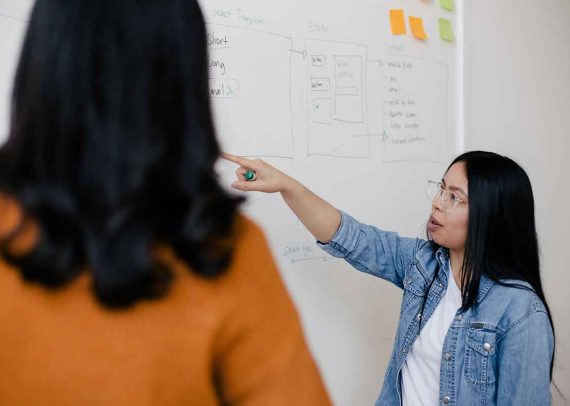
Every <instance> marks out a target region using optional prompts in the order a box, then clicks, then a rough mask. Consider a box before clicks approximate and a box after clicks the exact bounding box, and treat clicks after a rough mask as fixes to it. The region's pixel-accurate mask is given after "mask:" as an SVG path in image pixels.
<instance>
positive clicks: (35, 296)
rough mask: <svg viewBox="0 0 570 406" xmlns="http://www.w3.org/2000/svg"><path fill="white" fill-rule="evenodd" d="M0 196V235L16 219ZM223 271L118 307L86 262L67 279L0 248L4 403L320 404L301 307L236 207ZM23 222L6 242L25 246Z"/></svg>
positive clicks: (183, 269) (177, 269)
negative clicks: (58, 284) (97, 292)
mask: <svg viewBox="0 0 570 406" xmlns="http://www.w3.org/2000/svg"><path fill="white" fill-rule="evenodd" d="M21 218H22V214H21V210H20V208H19V205H18V204H17V203H16V202H14V201H13V200H10V199H7V198H5V197H4V198H2V197H0V238H2V236H6V235H7V234H8V233H10V232H11V231H12V230H14V229H15V228H16V227H18V225H20V223H21V221H22V220H21ZM240 222H241V223H242V227H241V228H242V231H241V235H240V237H239V239H238V242H237V246H236V249H235V254H234V259H233V262H232V264H231V266H230V268H229V269H228V271H227V273H225V274H224V275H223V276H222V277H220V278H218V279H215V280H205V279H202V278H200V277H198V276H196V275H195V274H193V273H191V272H190V271H189V270H188V268H187V266H186V265H185V264H184V263H183V262H181V261H180V260H179V259H177V258H176V256H175V255H174V253H173V252H172V250H169V249H167V248H164V249H162V250H161V253H160V255H162V256H163V257H164V259H165V260H166V261H167V262H168V263H169V264H170V266H171V268H172V270H173V272H174V275H175V281H174V283H173V286H172V288H171V291H170V293H169V294H168V295H167V296H166V297H165V298H163V299H160V300H156V301H150V302H140V303H138V304H137V305H136V306H134V307H133V308H131V309H129V310H126V311H109V310H106V309H104V308H103V307H102V306H101V305H99V304H98V303H97V302H96V300H95V298H94V296H93V294H92V292H91V286H90V277H89V274H88V273H87V272H86V273H84V274H83V275H81V276H80V277H78V279H76V280H75V281H74V282H72V283H71V284H70V285H68V286H66V287H64V288H63V289H60V290H56V291H50V290H47V289H45V288H43V287H41V286H37V285H34V284H30V283H26V282H24V281H23V280H22V278H21V277H20V274H19V272H17V270H16V269H13V268H12V267H11V266H9V265H8V264H7V263H6V261H4V260H3V259H0V405H6V406H12V405H58V406H63V405H70V406H71V405H136V406H144V405H161V406H162V405H200V406H207V405H217V404H235V405H263V406H278V405H295V406H302V405H328V404H330V400H329V398H328V396H327V394H326V392H325V389H324V386H323V383H322V380H321V377H320V375H319V372H318V370H317V368H316V366H315V363H314V361H313V359H312V357H311V355H310V353H309V350H308V348H307V346H306V343H305V340H304V337H303V332H302V330H301V325H300V321H299V317H298V314H297V312H296V311H295V308H294V306H293V304H292V302H291V300H290V298H289V296H288V294H287V291H286V289H285V287H284V284H283V281H282V280H281V278H280V276H279V273H278V271H277V269H276V267H275V264H274V262H273V259H272V258H271V254H270V252H269V249H268V247H267V243H266V241H265V239H264V237H263V235H262V233H261V232H260V230H259V229H258V228H257V227H256V226H255V225H254V224H253V223H252V222H251V221H249V220H246V219H245V218H241V219H240ZM35 239H36V229H35V227H34V225H33V224H32V223H31V222H29V221H28V222H27V223H26V222H25V223H24V225H23V227H21V228H20V231H19V235H18V237H17V238H16V239H15V240H13V243H12V244H11V246H10V249H11V250H13V251H25V250H28V249H30V248H31V247H32V246H33V244H34V241H35Z"/></svg>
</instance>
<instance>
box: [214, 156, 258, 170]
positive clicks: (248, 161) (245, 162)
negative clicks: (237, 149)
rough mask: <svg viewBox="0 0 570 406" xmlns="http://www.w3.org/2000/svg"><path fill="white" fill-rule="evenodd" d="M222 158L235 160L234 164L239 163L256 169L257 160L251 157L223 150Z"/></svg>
mask: <svg viewBox="0 0 570 406" xmlns="http://www.w3.org/2000/svg"><path fill="white" fill-rule="evenodd" d="M222 158H223V159H225V160H226V161H230V162H233V163H234V164H238V165H239V166H243V167H245V168H251V169H254V170H255V166H256V165H255V161H252V160H251V159H246V158H241V157H239V156H236V155H232V154H228V153H227V152H222Z"/></svg>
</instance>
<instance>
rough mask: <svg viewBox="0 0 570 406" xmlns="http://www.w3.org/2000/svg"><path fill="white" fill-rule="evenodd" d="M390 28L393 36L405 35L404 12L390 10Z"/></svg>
mask: <svg viewBox="0 0 570 406" xmlns="http://www.w3.org/2000/svg"><path fill="white" fill-rule="evenodd" d="M390 26H391V27H392V34H393V35H405V34H406V17H405V16H404V10H390Z"/></svg>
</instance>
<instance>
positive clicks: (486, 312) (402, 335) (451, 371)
mask: <svg viewBox="0 0 570 406" xmlns="http://www.w3.org/2000/svg"><path fill="white" fill-rule="evenodd" d="M341 215H342V221H341V225H340V228H339V230H338V231H337V232H336V234H335V236H334V237H333V239H332V241H330V242H329V243H328V244H321V243H319V246H320V247H321V248H323V249H324V250H325V251H326V252H328V253H329V254H331V255H333V256H335V257H341V258H344V259H345V260H346V261H348V262H349V263H350V264H351V265H352V266H353V267H355V268H356V269H358V270H359V271H362V272H366V273H368V274H371V275H374V276H377V277H379V278H382V279H385V280H387V281H390V282H392V283H393V284H395V285H396V286H398V287H399V288H401V289H403V291H404V295H403V299H402V304H401V310H400V322H399V324H398V330H397V332H396V339H395V343H394V348H393V350H392V356H391V359H390V363H389V365H388V369H387V371H386V375H385V377H384V385H383V386H382V391H381V392H380V396H379V398H378V400H377V402H376V405H382V406H384V405H400V404H401V393H402V387H401V371H402V365H403V363H404V361H405V359H406V356H407V354H408V351H410V348H411V347H412V344H413V343H414V341H415V339H416V338H417V336H418V334H419V332H420V330H421V328H423V326H424V325H425V323H426V322H427V321H428V319H429V318H430V316H431V315H432V313H433V311H434V310H435V308H436V307H437V305H438V303H439V301H440V299H441V298H442V296H443V294H444V293H445V290H446V289H447V279H448V277H449V269H448V264H449V261H448V258H449V253H448V251H447V249H445V248H439V249H437V250H435V249H434V248H433V246H432V244H431V243H430V242H428V241H425V240H422V239H414V238H403V237H399V236H398V234H396V233H393V232H388V231H382V230H379V229H378V228H376V227H372V226H368V225H364V224H361V223H359V222H358V221H356V220H355V219H353V218H352V217H350V216H349V215H347V214H346V213H342V212H341ZM437 266H440V267H441V268H440V272H439V274H438V277H437V279H436V281H435V283H434V284H433V285H432V288H431V290H430V291H429V292H426V290H427V287H428V286H429V282H430V281H431V280H432V278H433V276H434V275H435V270H436V268H437ZM502 282H506V283H516V284H518V285H522V286H526V287H528V288H530V285H529V284H528V283H526V282H522V281H507V280H505V281H502ZM426 294H427V301H426V305H425V308H424V312H423V313H424V314H423V315H420V314H419V312H420V308H421V304H422V301H423V299H424V296H425V295H426ZM553 349H554V337H553V332H552V328H551V326H550V322H549V320H548V315H547V313H546V309H545V307H544V305H543V303H542V301H541V300H540V299H539V297H538V296H537V295H536V294H535V293H534V291H532V290H528V289H520V288H515V287H508V286H502V285H500V284H498V283H495V282H493V281H492V280H491V279H489V278H487V277H485V276H483V277H482V279H481V285H480V289H479V295H478V297H477V299H476V304H475V305H474V306H472V307H471V308H470V309H469V310H467V311H465V312H462V311H461V310H459V311H458V312H457V314H456V316H455V318H454V320H453V322H452V324H451V326H450V328H449V330H448V332H447V335H446V337H445V341H444V343H443V351H442V357H441V372H440V380H439V404H440V405H458V406H469V405H473V406H475V405H477V406H482V405H517V406H524V405H541V406H543V405H550V402H551V400H550V361H551V359H552V356H553Z"/></svg>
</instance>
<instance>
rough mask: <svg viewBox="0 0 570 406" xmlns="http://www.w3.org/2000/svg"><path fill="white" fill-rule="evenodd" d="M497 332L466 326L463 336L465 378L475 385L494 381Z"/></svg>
mask: <svg viewBox="0 0 570 406" xmlns="http://www.w3.org/2000/svg"><path fill="white" fill-rule="evenodd" d="M496 341H497V334H496V332H494V331H490V330H482V329H477V328H472V327H470V328H468V329H467V335H466V337H465V379H466V380H467V381H468V382H470V383H472V384H475V385H482V384H487V385H488V384H492V383H494V382H495V370H496V364H497V359H496V358H497V356H496V354H495V349H496Z"/></svg>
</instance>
